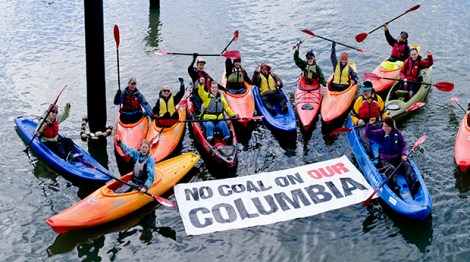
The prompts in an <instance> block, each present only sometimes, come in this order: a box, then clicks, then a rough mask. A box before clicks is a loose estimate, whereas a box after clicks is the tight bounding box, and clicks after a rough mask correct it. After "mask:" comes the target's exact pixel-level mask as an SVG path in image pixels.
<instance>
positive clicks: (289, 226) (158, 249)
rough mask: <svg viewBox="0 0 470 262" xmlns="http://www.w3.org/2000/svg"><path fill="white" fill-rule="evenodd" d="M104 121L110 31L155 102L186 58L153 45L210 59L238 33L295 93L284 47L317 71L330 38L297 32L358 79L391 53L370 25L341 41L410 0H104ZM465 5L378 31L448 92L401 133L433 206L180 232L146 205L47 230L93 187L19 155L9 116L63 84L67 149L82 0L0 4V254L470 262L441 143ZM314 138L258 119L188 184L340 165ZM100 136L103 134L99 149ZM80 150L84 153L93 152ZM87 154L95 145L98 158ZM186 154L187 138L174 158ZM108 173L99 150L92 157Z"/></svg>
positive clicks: (449, 144)
mask: <svg viewBox="0 0 470 262" xmlns="http://www.w3.org/2000/svg"><path fill="white" fill-rule="evenodd" d="M104 2H105V3H104V28H105V49H106V83H107V108H108V123H109V124H113V121H114V117H115V115H116V112H117V107H115V106H114V105H112V99H113V96H114V92H115V90H116V88H117V66H116V50H115V43H114V38H113V33H112V32H113V25H114V24H118V25H119V27H120V29H121V45H120V49H119V51H120V69H121V80H122V83H121V86H123V87H124V86H125V83H127V79H128V78H129V77H131V76H135V77H137V79H138V87H139V88H140V89H141V90H142V91H143V93H144V94H145V95H146V97H147V99H148V100H150V102H151V103H152V104H153V103H155V99H156V97H157V95H158V91H159V89H160V87H161V86H162V85H164V84H169V85H170V86H171V88H172V90H173V91H177V88H178V82H177V78H178V77H180V76H182V77H184V78H185V79H186V80H188V79H189V76H188V75H187V72H186V68H187V66H188V65H189V63H190V62H191V59H192V57H190V56H170V55H168V56H154V55H152V52H151V51H153V50H156V49H160V50H166V51H172V52H189V53H192V52H199V53H217V52H220V51H222V49H223V48H224V47H225V45H226V44H227V43H228V41H230V39H231V38H232V36H233V33H234V31H235V30H239V32H240V37H239V40H238V41H237V42H235V43H234V44H232V46H231V47H230V48H231V49H238V50H240V51H241V53H242V64H243V65H244V66H245V67H246V68H247V70H248V71H249V73H250V74H251V73H252V71H253V70H254V68H255V66H256V64H258V63H260V62H268V63H270V64H271V65H272V67H273V70H274V72H275V73H277V74H278V75H279V76H280V77H281V78H282V79H283V80H284V84H285V88H284V91H285V92H286V93H288V94H289V96H290V97H293V93H294V88H295V83H296V79H297V76H298V74H299V70H298V68H297V67H296V66H295V64H294V62H293V59H292V54H293V50H292V47H293V46H294V45H295V43H296V42H297V41H299V40H300V39H302V38H306V42H305V43H304V44H303V49H302V50H301V51H302V54H304V53H305V52H306V50H307V49H310V48H312V49H314V52H315V54H316V57H317V61H318V62H319V64H320V65H321V66H322V68H323V70H324V71H325V74H326V75H329V74H330V73H331V71H332V69H331V63H330V60H329V55H330V46H331V43H329V42H327V41H324V40H321V39H319V38H311V37H309V36H308V35H306V34H304V33H302V32H300V31H299V29H303V28H306V29H310V30H312V31H313V32H314V33H316V34H318V35H321V36H324V37H327V38H330V39H336V40H337V41H340V42H343V43H345V44H349V45H353V46H358V47H361V48H363V49H365V50H366V51H367V52H368V53H367V54H366V55H362V54H360V53H358V52H355V51H354V50H347V49H344V48H343V47H340V46H338V47H337V51H338V52H342V51H348V52H349V54H350V56H349V57H350V60H351V61H355V62H356V63H357V67H358V70H359V72H360V73H361V81H362V72H371V71H372V70H373V69H374V67H375V66H376V65H377V64H378V62H379V61H381V60H382V59H383V58H385V56H387V55H388V54H389V52H390V47H389V46H388V45H387V44H386V41H385V37H384V35H383V30H382V29H380V30H378V31H377V32H375V33H373V34H370V35H369V36H368V37H367V39H366V40H365V41H364V42H363V43H361V44H358V43H356V42H355V41H354V36H355V35H357V34H359V33H361V32H368V31H370V30H372V29H374V28H375V27H377V26H379V25H380V24H382V23H383V22H385V21H387V20H390V19H391V18H393V17H395V16H396V15H398V14H400V13H402V12H404V11H405V10H407V9H408V8H410V7H412V6H413V5H416V4H417V2H414V1H403V0H401V1H372V0H363V1H356V0H355V1H344V0H336V1H325V0H318V1H298V0H293V1H225V0H222V1H162V3H161V4H162V7H161V10H160V11H158V10H149V7H148V6H149V3H148V0H145V1H142V0H137V1H104ZM469 9H470V3H469V2H468V1H462V0H458V1H450V0H441V1H436V0H431V1H424V2H423V3H422V6H421V8H420V9H418V10H416V11H414V12H412V13H409V14H407V15H406V16H403V17H402V18H400V19H398V20H396V21H394V22H393V23H391V24H390V26H389V28H390V30H391V32H392V34H393V35H398V33H399V32H400V31H402V30H406V31H408V33H409V35H410V42H415V43H419V44H420V45H421V47H422V49H421V50H423V51H424V50H427V49H430V50H431V51H432V52H433V54H434V60H435V65H434V66H433V81H434V82H442V81H449V82H453V83H454V84H455V89H454V90H453V91H452V93H443V92H440V91H439V90H437V89H434V90H433V92H432V93H431V94H430V96H429V99H428V101H427V106H426V107H425V108H423V109H420V110H419V111H418V112H416V113H415V114H414V115H413V116H412V117H411V118H408V119H406V120H405V122H404V123H403V124H401V126H400V128H401V129H402V131H403V133H404V135H405V137H406V138H407V140H408V141H409V144H412V143H413V141H416V139H418V138H419V137H420V136H421V135H422V134H427V135H428V139H427V140H426V142H425V143H424V144H423V145H422V147H421V148H420V149H419V150H417V152H416V153H415V155H414V160H415V162H417V164H418V166H419V168H420V170H421V173H422V175H423V177H424V180H425V182H426V184H427V186H428V188H429V191H430V193H431V195H432V199H433V204H434V206H433V211H432V214H431V216H430V217H428V218H427V219H426V220H425V221H424V222H423V223H421V224H410V223H408V222H405V221H400V220H397V219H392V218H391V217H390V216H388V214H387V213H386V212H385V211H384V210H383V209H382V207H381V206H380V205H379V204H375V205H371V206H369V207H368V208H363V207H362V206H361V205H359V204H358V205H353V206H350V207H347V208H342V209H340V210H334V211H331V212H328V213H324V214H320V215H318V216H314V217H307V218H300V219H295V220H292V221H286V222H281V223H276V224H273V225H267V226H259V227H253V228H247V229H239V230H231V231H226V232H217V233H212V234H207V235H201V236H187V235H186V233H185V232H184V227H183V224H182V221H181V218H180V216H179V213H178V210H177V209H168V208H162V207H159V208H157V209H155V207H154V206H148V207H146V208H143V209H141V210H139V211H138V212H136V213H135V214H133V215H131V216H128V217H126V218H124V219H121V220H119V221H116V222H114V223H111V224H109V225H106V226H103V227H98V228H93V229H87V230H81V231H77V232H71V233H67V234H63V235H57V234H56V233H54V232H53V231H52V230H51V229H50V227H49V226H48V225H46V223H45V220H46V219H47V218H48V217H50V216H52V215H54V214H56V213H58V212H60V211H61V210H63V209H65V208H67V207H69V206H70V205H72V204H73V203H75V202H76V201H78V200H79V199H81V198H83V197H85V196H86V195H87V194H89V193H90V192H91V191H92V190H93V189H92V188H89V187H86V186H81V187H79V186H75V185H73V184H72V183H71V182H69V181H67V180H65V179H64V178H63V177H62V176H61V175H60V174H57V173H56V172H54V171H51V170H50V169H49V168H48V167H47V166H46V165H45V164H44V162H42V161H41V160H39V159H37V158H36V157H35V156H30V157H29V158H28V157H27V156H26V155H25V154H24V153H23V152H22V151H21V150H22V149H23V148H24V144H23V142H22V141H21V140H20V138H19V137H18V135H17V133H16V132H15V129H14V123H13V118H14V117H15V116H18V115H27V116H31V117H35V116H38V115H39V114H40V113H41V112H42V111H43V110H45V109H46V106H47V104H49V103H51V102H52V101H53V100H54V98H55V96H56V95H57V93H58V92H59V90H60V88H61V86H63V85H64V84H68V85H69V87H68V88H67V89H66V91H64V93H63V94H62V96H61V98H60V100H59V104H60V106H63V105H64V104H65V102H66V101H70V102H71V103H72V112H71V115H70V117H69V119H67V121H66V122H64V123H63V124H62V125H61V132H63V134H65V135H67V136H69V137H71V138H73V139H74V140H75V141H76V142H78V143H79V144H80V145H81V146H83V147H85V148H88V144H87V143H86V142H82V141H80V139H79V128H80V123H81V119H82V116H83V115H86V114H87V113H86V91H85V90H86V72H85V47H84V42H85V40H84V18H83V1H30V0H25V1H5V0H3V1H0V10H2V15H1V16H0V30H1V31H2V32H1V34H0V43H2V44H1V47H2V48H0V85H1V86H2V87H3V88H4V92H3V95H4V99H3V102H2V103H1V110H0V116H1V117H2V119H3V121H4V124H3V125H1V126H0V148H1V149H0V150H1V151H2V152H1V153H0V164H1V165H0V171H1V174H2V179H0V188H1V189H2V190H1V193H0V196H1V197H0V237H1V239H2V245H1V246H0V254H2V259H4V260H5V261H25V260H31V261H37V260H45V259H48V260H53V261H77V260H79V261H81V260H83V261H124V260H125V261H133V260H142V261H150V260H160V261H176V260H180V261H189V260H191V261H202V260H215V261H242V260H253V261H346V260H351V261H397V260H403V261H423V260H425V261H469V260H470V237H469V234H468V231H469V229H470V226H469V225H470V217H469V213H470V207H469V203H468V197H469V195H470V193H469V190H470V176H469V174H462V173H461V172H459V171H458V169H457V168H456V165H455V163H454V160H453V148H454V141H455V134H456V132H457V129H458V126H459V122H460V120H461V119H462V117H463V111H462V110H461V109H459V108H458V107H456V106H455V105H454V104H453V102H452V101H451V100H450V99H449V98H450V97H451V96H455V97H457V98H459V99H460V101H461V103H462V105H463V106H465V105H466V104H467V102H468V101H470V91H469V89H468V85H467V82H468V78H469V76H468V72H469V71H470V62H469V61H470V57H469V52H468V50H469V49H468V47H469V46H470V37H469V34H470V25H469V23H468V20H469V15H468V13H469V11H470V10H469ZM206 60H207V61H208V63H207V65H206V69H207V71H208V72H209V73H211V75H212V76H213V77H214V78H216V79H219V78H220V76H221V74H222V72H223V62H224V60H223V59H216V58H209V57H208V58H207V59H206ZM327 129H328V128H325V127H324V126H322V124H321V121H318V123H317V127H316V129H315V130H314V131H313V133H311V134H307V135H306V136H303V135H302V134H301V133H300V132H299V133H298V134H297V136H295V137H293V138H290V139H286V138H284V137H283V136H279V135H278V136H274V139H273V134H272V132H271V131H270V130H268V129H267V128H266V127H264V126H263V125H262V124H261V125H259V126H257V127H256V128H255V129H254V130H253V132H252V133H251V135H249V136H248V138H247V139H246V141H245V142H244V143H243V144H242V146H241V151H240V154H239V156H240V163H239V165H238V168H237V169H236V170H233V171H231V172H229V171H224V170H221V169H220V168H216V167H212V166H210V165H209V164H206V163H205V162H203V161H200V162H199V163H198V165H197V167H196V168H195V169H194V170H193V172H192V173H191V174H190V176H191V177H195V179H196V180H206V179H216V178H221V177H227V176H233V175H237V176H246V175H251V174H254V173H258V172H265V171H266V172H267V171H273V170H278V169H285V168H290V167H294V166H299V165H303V164H308V163H314V162H317V161H322V160H327V159H331V158H336V157H339V156H341V155H343V154H344V155H346V156H348V157H349V158H350V159H351V160H352V161H354V159H353V157H352V153H351V152H350V149H349V145H348V143H347V137H346V136H345V135H343V136H339V137H337V139H335V140H331V139H323V136H322V131H324V132H327ZM108 140H109V139H108ZM89 150H90V151H93V150H95V151H96V150H97V149H94V148H92V147H90V148H89ZM98 151H99V150H98ZM188 151H195V148H194V143H193V140H192V139H191V138H190V137H189V135H188V134H187V133H186V136H185V138H184V142H183V146H182V152H188ZM95 155H96V156H97V158H99V159H100V160H102V161H104V162H106V163H105V164H107V165H108V166H109V168H110V169H111V171H113V172H114V173H117V172H118V168H117V165H116V160H115V157H114V154H113V148H112V143H111V141H108V146H107V150H101V152H97V153H96V154H95Z"/></svg>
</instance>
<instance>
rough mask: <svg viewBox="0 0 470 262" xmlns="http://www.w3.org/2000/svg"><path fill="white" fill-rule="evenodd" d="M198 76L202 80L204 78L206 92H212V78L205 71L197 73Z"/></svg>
mask: <svg viewBox="0 0 470 262" xmlns="http://www.w3.org/2000/svg"><path fill="white" fill-rule="evenodd" d="M197 73H198V75H199V79H201V77H204V83H203V84H204V87H205V88H206V90H210V86H211V77H210V76H209V74H207V73H206V72H205V71H197Z"/></svg>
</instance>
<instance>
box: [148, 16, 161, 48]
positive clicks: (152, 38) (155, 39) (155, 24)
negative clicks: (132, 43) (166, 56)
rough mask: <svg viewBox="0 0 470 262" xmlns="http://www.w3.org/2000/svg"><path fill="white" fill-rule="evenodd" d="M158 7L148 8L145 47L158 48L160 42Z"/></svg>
mask: <svg viewBox="0 0 470 262" xmlns="http://www.w3.org/2000/svg"><path fill="white" fill-rule="evenodd" d="M161 25H162V24H161V22H160V9H157V8H150V10H149V28H148V34H147V35H146V36H145V38H144V40H145V42H146V44H147V47H151V48H150V49H153V50H155V49H158V44H159V43H160V41H161V40H160V26H161Z"/></svg>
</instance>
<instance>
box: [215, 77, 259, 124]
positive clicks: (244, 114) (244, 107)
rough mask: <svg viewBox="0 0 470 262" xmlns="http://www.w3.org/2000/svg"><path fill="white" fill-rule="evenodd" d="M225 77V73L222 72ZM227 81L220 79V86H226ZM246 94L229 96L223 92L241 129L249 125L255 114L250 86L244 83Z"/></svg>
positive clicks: (223, 78) (229, 94)
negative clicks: (236, 116)
mask: <svg viewBox="0 0 470 262" xmlns="http://www.w3.org/2000/svg"><path fill="white" fill-rule="evenodd" d="M224 76H225V72H224ZM226 82H227V79H226V78H225V77H222V81H221V85H222V86H224V87H225V86H226ZM245 88H246V92H245V93H244V94H231V93H229V92H224V95H225V100H227V103H228V105H229V107H230V109H232V111H233V112H234V113H235V114H237V115H238V117H239V118H247V119H239V120H237V122H238V123H240V124H241V125H242V126H243V127H245V128H246V127H247V126H248V123H250V121H251V118H252V117H253V115H254V114H255V100H254V98H253V92H252V91H251V88H250V84H248V83H247V82H245Z"/></svg>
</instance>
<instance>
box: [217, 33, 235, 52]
mask: <svg viewBox="0 0 470 262" xmlns="http://www.w3.org/2000/svg"><path fill="white" fill-rule="evenodd" d="M237 40H238V30H235V32H233V38H232V40H230V42H228V44H227V46H226V47H225V48H224V50H222V52H220V53H221V54H223V53H224V52H225V51H227V48H228V47H229V46H230V45H231V44H232V42H235V41H237Z"/></svg>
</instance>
